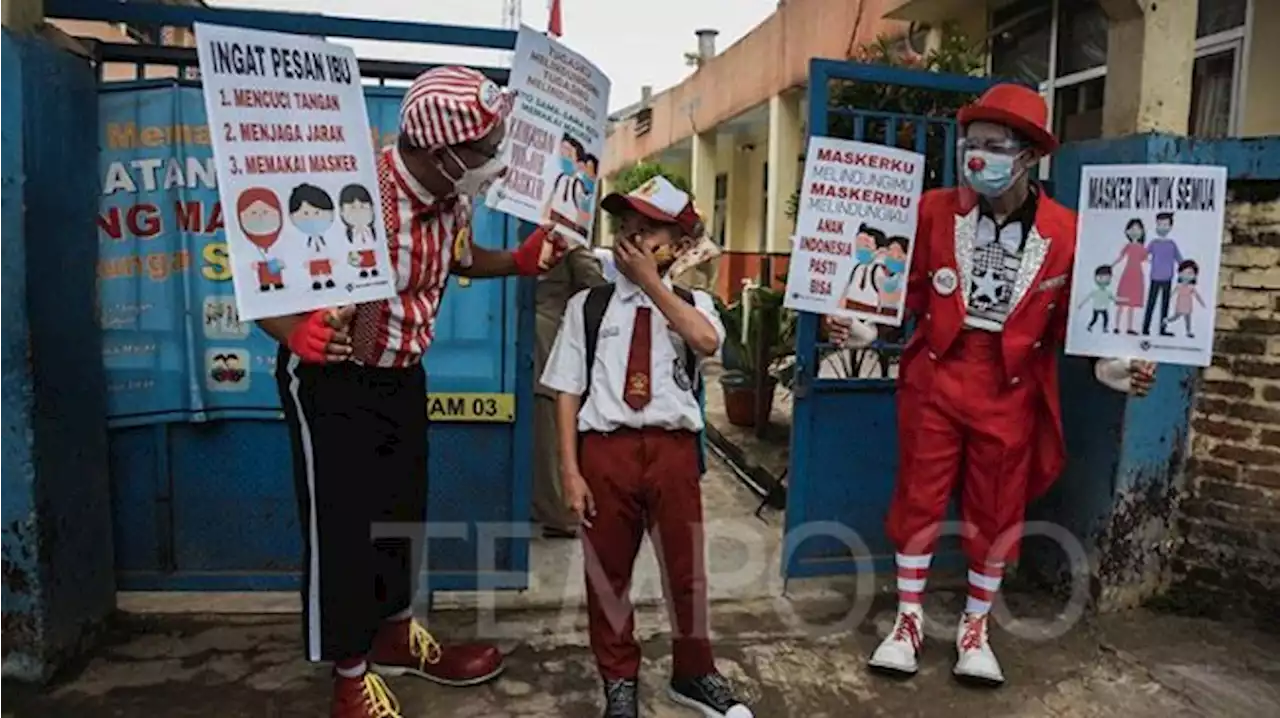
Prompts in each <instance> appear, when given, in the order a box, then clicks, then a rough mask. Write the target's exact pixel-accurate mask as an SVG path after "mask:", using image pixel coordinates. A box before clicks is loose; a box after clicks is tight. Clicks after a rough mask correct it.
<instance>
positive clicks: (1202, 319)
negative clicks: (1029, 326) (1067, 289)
mask: <svg viewBox="0 0 1280 718" xmlns="http://www.w3.org/2000/svg"><path fill="white" fill-rule="evenodd" d="M1226 185H1227V170H1226V168H1225V167H1205V166H1199V165H1111V166H1108V165H1094V166H1088V167H1085V168H1084V169H1083V171H1082V175H1081V179H1080V205H1079V206H1080V224H1079V234H1078V239H1077V244H1076V255H1075V265H1074V269H1073V281H1072V284H1071V310H1070V315H1069V319H1068V323H1067V342H1066V351H1067V353H1068V354H1076V355H1083V356H1093V357H1114V356H1130V357H1136V358H1139V359H1144V360H1147V361H1153V362H1161V363H1168V364H1185V365H1190V366H1209V363H1210V361H1211V360H1212V358H1213V333H1214V319H1215V315H1216V312H1215V311H1214V308H1215V307H1216V306H1217V288H1218V268H1219V261H1220V257H1221V251H1222V231H1223V223H1224V221H1225V212H1224V209H1225V202H1226Z"/></svg>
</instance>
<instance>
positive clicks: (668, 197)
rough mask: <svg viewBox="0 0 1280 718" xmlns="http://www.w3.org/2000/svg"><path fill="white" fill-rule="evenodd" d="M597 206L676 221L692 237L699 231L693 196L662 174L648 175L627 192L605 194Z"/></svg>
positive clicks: (700, 219)
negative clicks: (648, 177) (606, 195)
mask: <svg viewBox="0 0 1280 718" xmlns="http://www.w3.org/2000/svg"><path fill="white" fill-rule="evenodd" d="M600 206H601V207H603V208H604V211H606V212H608V213H609V214H615V215H616V214H622V213H623V212H626V211H628V210H632V211H635V212H639V213H640V214H642V215H644V216H646V217H648V218H649V219H653V220H657V221H659V222H666V223H668V224H674V225H677V226H679V227H680V229H682V230H684V233H685V234H686V235H687V236H690V237H694V238H695V239H696V238H697V237H699V236H700V235H701V234H702V218H701V217H699V216H698V210H697V209H696V208H695V207H694V206H693V198H692V197H690V196H689V193H688V192H685V191H684V190H682V189H680V188H679V187H676V186H675V185H673V184H671V180H669V179H667V178H666V177H663V176H662V175H656V176H654V177H652V178H650V179H649V181H647V182H645V183H644V184H642V185H640V186H639V187H636V188H635V189H633V190H631V192H629V193H627V194H619V193H617V192H614V193H613V194H611V195H609V196H608V197H605V198H604V201H603V202H601V203H600Z"/></svg>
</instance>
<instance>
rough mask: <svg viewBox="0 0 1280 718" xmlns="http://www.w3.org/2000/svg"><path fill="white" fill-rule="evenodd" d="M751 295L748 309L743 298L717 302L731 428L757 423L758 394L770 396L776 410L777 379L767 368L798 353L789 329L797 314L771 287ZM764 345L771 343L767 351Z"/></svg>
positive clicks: (722, 382)
mask: <svg viewBox="0 0 1280 718" xmlns="http://www.w3.org/2000/svg"><path fill="white" fill-rule="evenodd" d="M750 291H751V297H750V299H749V300H748V301H747V302H746V303H745V307H744V302H743V300H742V299H739V300H738V301H736V302H734V303H733V304H730V305H729V306H725V305H724V304H722V303H720V302H719V300H716V303H717V308H718V309H719V311H720V319H721V321H722V322H723V323H724V330H725V340H724V350H723V355H722V363H723V365H724V373H723V374H721V375H720V387H721V389H722V391H723V392H724V410H725V414H726V415H727V416H728V418H729V423H730V424H733V425H734V426H744V427H751V426H755V425H756V406H757V404H756V402H757V400H758V398H759V394H758V392H759V391H764V392H765V393H766V394H767V396H765V397H764V399H765V401H766V402H767V403H766V405H767V406H770V407H772V406H773V395H774V391H775V390H776V389H777V386H778V379H777V378H776V377H774V376H773V375H772V374H771V373H770V371H769V370H770V368H771V367H772V366H773V365H774V363H775V362H777V361H778V360H779V359H782V358H783V357H786V356H788V355H789V354H791V353H792V352H793V351H794V348H793V346H792V344H793V343H794V331H793V330H792V329H790V328H789V326H790V325H792V324H794V317H793V316H792V315H793V314H794V313H793V312H791V311H790V310H787V309H784V308H783V306H782V296H783V295H782V292H780V291H778V290H776V289H772V288H768V287H757V288H755V289H753V290H750ZM747 312H749V316H748V315H747V314H746V313H747ZM744 319H746V320H747V321H746V324H747V336H746V338H745V339H744V338H743V332H742V327H743V322H744ZM762 342H768V347H767V349H765V350H764V351H763V352H762V349H761V343H762ZM762 360H763V361H762Z"/></svg>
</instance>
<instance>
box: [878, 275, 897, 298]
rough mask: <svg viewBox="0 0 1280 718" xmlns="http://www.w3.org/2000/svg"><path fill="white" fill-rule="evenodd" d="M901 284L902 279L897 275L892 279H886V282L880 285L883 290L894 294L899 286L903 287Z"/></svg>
mask: <svg viewBox="0 0 1280 718" xmlns="http://www.w3.org/2000/svg"><path fill="white" fill-rule="evenodd" d="M901 286H902V280H901V279H900V278H899V277H896V276H895V277H893V278H892V279H886V280H884V283H883V284H881V285H880V288H881V289H882V290H883V291H885V292H888V293H890V294H892V293H894V292H896V291H898V287H901Z"/></svg>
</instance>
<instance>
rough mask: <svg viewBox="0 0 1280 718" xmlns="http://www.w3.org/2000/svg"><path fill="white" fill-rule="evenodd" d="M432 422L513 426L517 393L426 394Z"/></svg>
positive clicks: (428, 413) (428, 411)
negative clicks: (511, 424)
mask: <svg viewBox="0 0 1280 718" xmlns="http://www.w3.org/2000/svg"><path fill="white" fill-rule="evenodd" d="M427 416H428V418H430V419H431V421H443V422H479V423H495V424H510V423H512V422H514V421H515V420H516V395H515V394H486V393H466V392H464V393H452V394H441V393H437V392H427Z"/></svg>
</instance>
